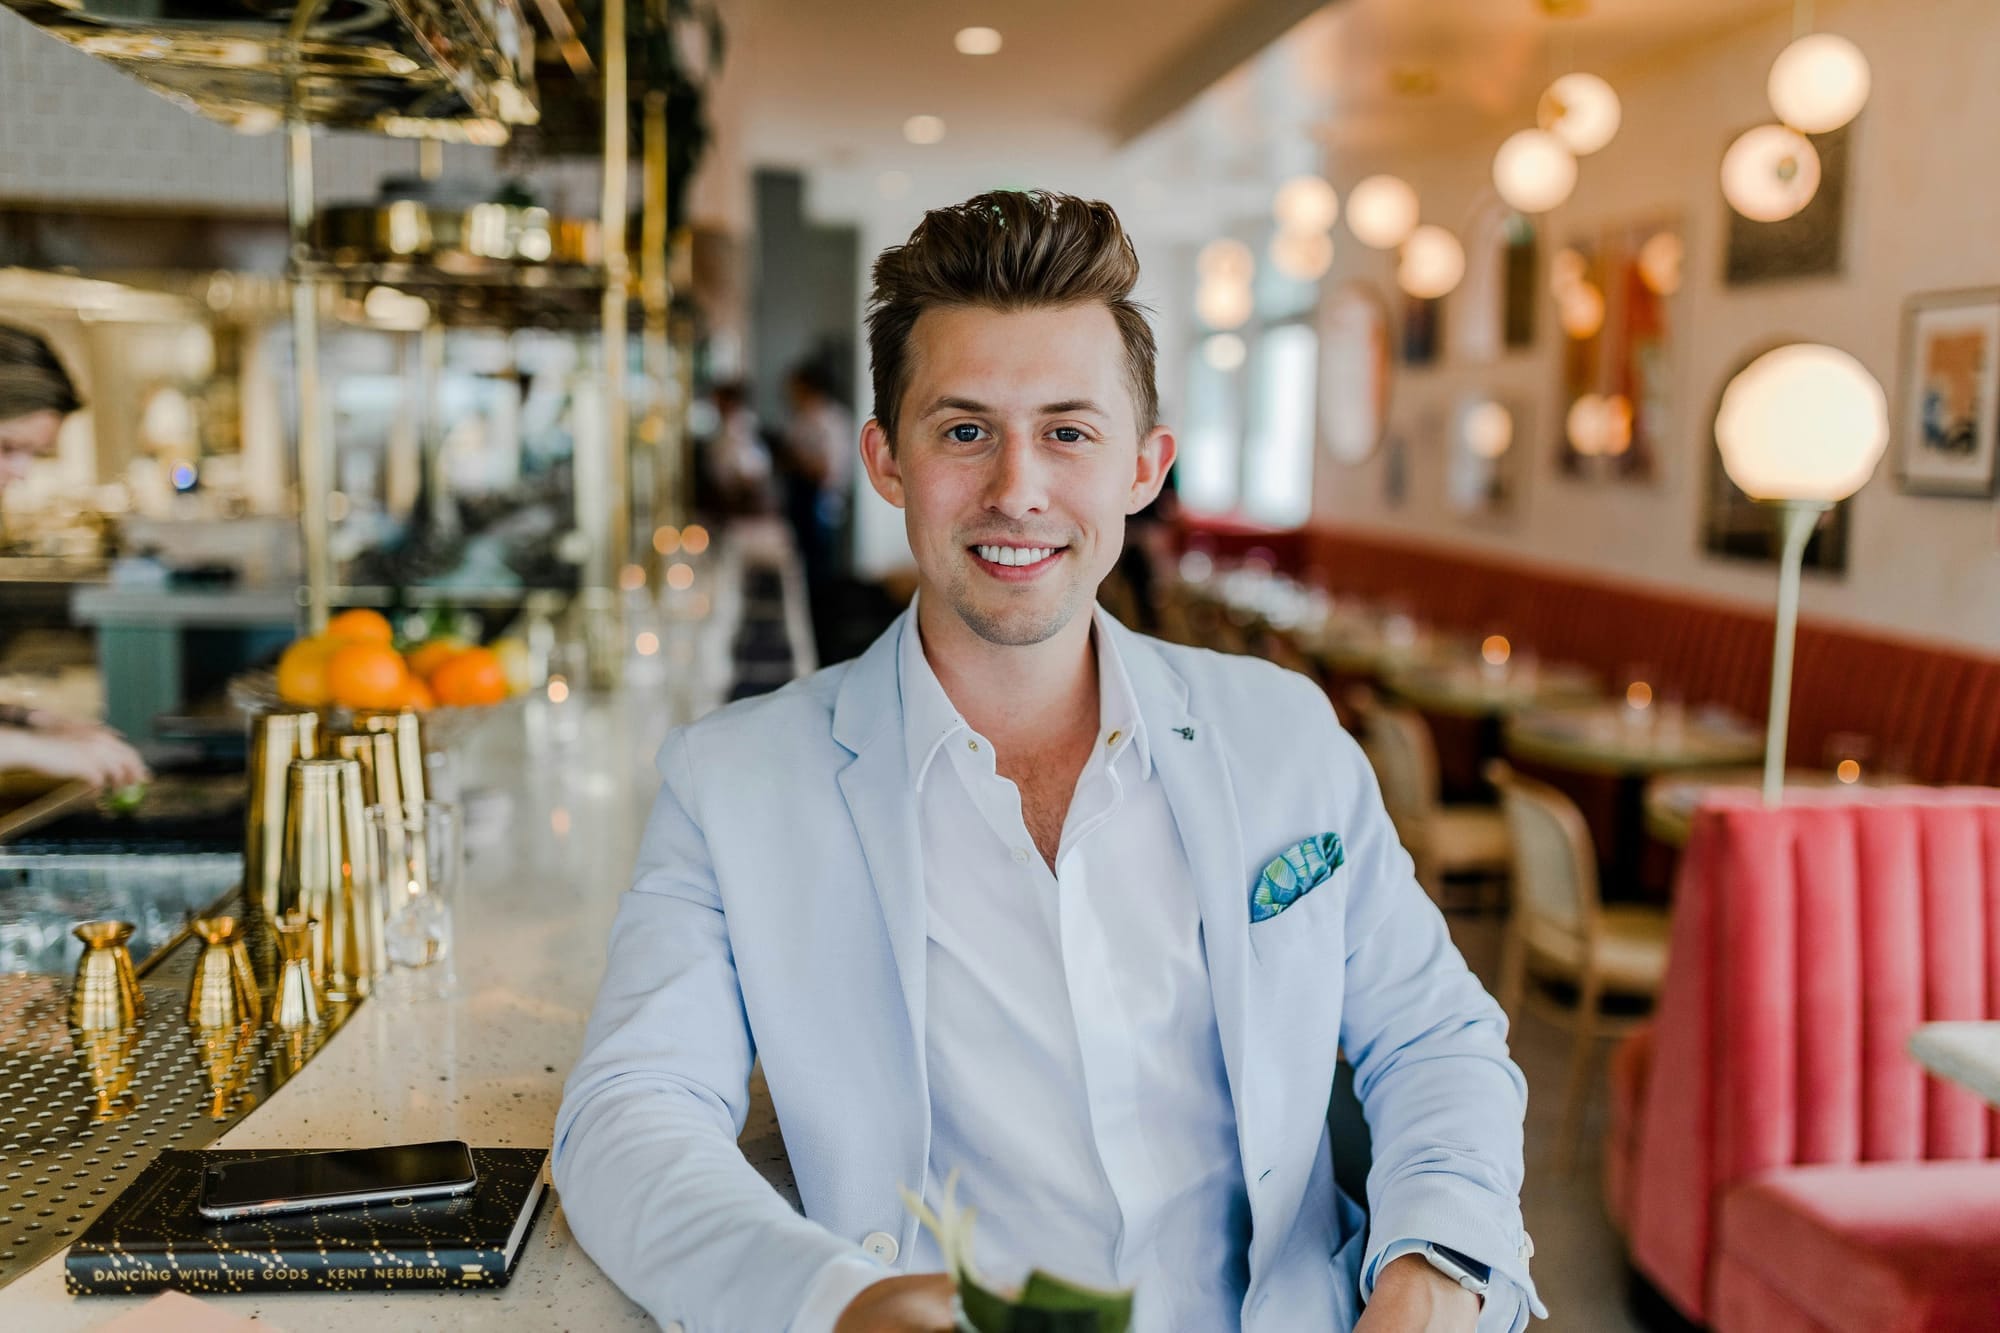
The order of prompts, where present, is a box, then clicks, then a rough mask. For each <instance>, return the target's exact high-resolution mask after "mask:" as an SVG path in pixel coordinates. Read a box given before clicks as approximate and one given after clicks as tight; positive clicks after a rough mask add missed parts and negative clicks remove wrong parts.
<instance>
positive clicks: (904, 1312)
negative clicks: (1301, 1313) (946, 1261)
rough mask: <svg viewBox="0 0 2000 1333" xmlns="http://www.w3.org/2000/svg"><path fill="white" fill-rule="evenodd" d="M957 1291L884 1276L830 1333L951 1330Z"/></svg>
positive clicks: (922, 1278)
mask: <svg viewBox="0 0 2000 1333" xmlns="http://www.w3.org/2000/svg"><path fill="white" fill-rule="evenodd" d="M1385 1272H1386V1270H1385ZM1438 1276H1439V1277H1443V1276H1444V1274H1442V1273H1439V1274H1438ZM957 1290H958V1287H957V1285H956V1284H955V1283H953V1282H952V1280H951V1278H950V1277H949V1276H947V1275H946V1274H943V1273H913V1274H911V1275H909V1276H907V1277H889V1278H883V1279H882V1280H881V1281H880V1282H877V1283H876V1284H875V1285H874V1286H872V1287H868V1288H866V1289H865V1290H863V1291H862V1293H861V1294H860V1295H859V1296H856V1297H855V1298H854V1299H853V1300H851V1301H849V1302H848V1303H847V1308H846V1309H845V1310H842V1311H841V1312H840V1322H838V1323H836V1324H835V1325H834V1326H833V1333H952V1329H954V1328H956V1327H957V1322H956V1318H957V1317H956V1316H955V1315H954V1314H953V1313H952V1308H951V1302H952V1296H953V1295H954V1294H956V1292H957ZM1466 1327H1468V1328H1470V1327H1471V1325H1470V1324H1468V1325H1466Z"/></svg>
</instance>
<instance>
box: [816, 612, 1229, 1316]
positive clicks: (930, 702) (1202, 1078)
mask: <svg viewBox="0 0 2000 1333" xmlns="http://www.w3.org/2000/svg"><path fill="white" fill-rule="evenodd" d="M1103 614H1104V613H1103V612H1102V611H1101V610H1100V611H1097V612H1096V615H1097V616H1099V617H1102V615H1103ZM1093 637H1094V639H1095V643H1096V648H1097V671H1098V744H1097V746H1096V747H1095V748H1094V750H1093V751H1092V754H1091V757H1090V760H1089V761H1088V762H1087V763H1086V764H1085V765H1084V769H1083V772H1082V773H1081V775H1080V776H1079V777H1078V779H1077V784H1076V791H1075V794H1074V796H1073V797H1072V798H1071V801H1070V806H1069V813H1068V817H1067V819H1066V820H1065V822H1064V824H1063V830H1062V837H1061V842H1060V844H1059V848H1058V851H1057V854H1056V861H1055V868H1054V870H1053V871H1052V870H1051V869H1050V868H1049V866H1048V865H1047V863H1045V862H1044V861H1043V859H1042V857H1041V854H1040V853H1039V852H1038V851H1037V850H1036V848H1035V844H1034V840H1033V839H1032V838H1031V837H1030V836H1029V834H1028V829H1027V824H1026V822H1025V821H1024V819H1023V818H1022V813H1021V795H1020V791H1019V790H1018V789H1017V788H1016V787H1015V785H1014V784H1013V783H1012V782H1011V781H1009V780H1008V779H1006V778H1003V777H1001V776H1000V775H999V774H998V772H997V771H996V769H995V763H994V753H993V747H992V745H991V744H990V743H989V742H988V741H987V740H986V738H985V737H983V736H981V735H980V734H979V733H977V732H975V731H974V730H972V728H971V727H970V726H968V725H967V724H966V722H965V720H964V719H963V718H962V717H961V716H960V715H959V713H958V711H957V709H956V708H954V707H953V705H952V703H951V700H950V698H949V697H948V696H947V695H946V694H945V692H944V689H943V687H942V686H941V685H940V684H939V683H938V679H937V676H936V674H935V673H934V672H933V671H932V670H931V667H930V663H929V662H928V661H927V660H926V659H925V657H924V651H923V646H922V643H921V639H920V636H919V634H918V631H917V629H916V619H915V617H914V616H913V617H911V619H910V620H909V621H908V622H907V623H906V627H905V629H904V630H903V634H902V643H901V646H900V677H901V686H902V696H903V725H904V736H905V740H906V743H907V745H908V749H909V766H910V775H911V780H912V783H913V786H914V792H913V798H914V799H915V800H916V801H917V803H918V838H919V842H920V843H921V846H922V854H923V873H924V890H925V899H926V903H927V908H928V921H929V930H928V939H929V944H928V950H927V955H926V964H927V977H926V1031H925V1046H926V1058H927V1060H928V1063H929V1077H930V1099H931V1123H932V1132H931V1157H930V1163H929V1179H928V1180H927V1181H926V1182H925V1186H926V1188H925V1194H926V1196H927V1197H928V1198H932V1199H935V1198H936V1197H937V1196H938V1193H939V1192H940V1191H941V1190H942V1187H943V1182H944V1181H945V1179H946V1178H947V1177H948V1176H949V1175H950V1173H951V1172H952V1171H953V1170H956V1171H957V1172H958V1173H959V1187H958V1200H959V1202H960V1204H961V1205H969V1206H971V1207H973V1208H976V1209H977V1210H978V1217H977V1223H976V1227H975V1232H974V1241H973V1257H974V1262H975V1264H976V1265H977V1268H978V1271H979V1274H980V1276H981V1277H982V1278H983V1279H985V1280H986V1281H988V1282H991V1283H995V1284H999V1285H1005V1286H1011V1285H1013V1284H1015V1283H1018V1282H1019V1281H1020V1280H1021V1279H1022V1278H1024V1277H1025V1276H1026V1275H1027V1273H1028V1271H1029V1270H1030V1269H1031V1268H1042V1269H1044V1270H1046V1271H1048V1272H1049V1273H1051V1274H1053V1275H1055V1276H1059V1277H1063V1278H1067V1279H1070V1280H1073V1281H1077V1282H1081V1283H1084V1284H1085V1285H1089V1286H1098V1287H1136V1288H1137V1289H1138V1298H1137V1308H1136V1310H1135V1324H1134V1329H1135V1333H1169V1331H1170V1330H1185V1329H1196V1328H1198V1329H1203V1330H1226V1329H1233V1328H1236V1327H1238V1325H1239V1323H1240V1321H1241V1316H1242V1305H1243V1295H1244V1290H1245V1288H1246V1287H1247V1285H1248V1282H1249V1260H1248V1255H1249V1244H1250V1207H1249V1201H1248V1197H1247V1195H1246V1192H1245V1188H1244V1181H1243V1171H1242V1160H1241V1156H1240V1153H1239V1150H1238V1146H1237V1138H1236V1118H1235V1111H1234V1107H1233V1104H1232V1102H1231V1100H1230V1094H1229V1084H1228V1076H1227V1074H1226V1072H1225V1069H1224V1066H1223V1058H1222V1043H1221V1038H1220V1035H1219V1034H1218V1031H1217V1028H1216V1021H1215V1008H1214V1004H1213V1001H1212V999H1211V997H1210V991H1209V980H1208V965H1207V961H1206V958H1205V956H1204V953H1203V947H1202V935H1201V916H1200V911H1199V907H1198V905H1197V902H1196V898H1195V891H1194V882H1193V877H1192V874H1191V872H1190V870H1189V866H1188V861H1187V855H1186V853H1185V852H1184V851H1183V849H1182V847H1181V841H1180V834H1179V831H1178V830H1177V829H1176V827H1175V824H1174V818H1173V813H1172V811H1171V809H1170V808H1169V806H1168V803H1167V799H1166V795H1165V793H1164V791H1163V790H1162V788H1161V785H1160V782H1159V781H1158V779H1157V778H1156V777H1155V775H1154V773H1153V765H1152V754H1151V749H1150V746H1149V742H1148V738H1147V736H1146V729H1145V725H1144V722H1143V721H1142V719H1141V718H1140V715H1139V710H1138V703H1137V699H1136V698H1135V696H1134V694H1133V692H1132V687H1131V683H1130V681H1129V680H1128V679H1127V677H1126V675H1125V670H1124V667H1123V665H1122V664H1121V663H1120V662H1119V660H1118V655H1117V650H1116V648H1115V647H1114V646H1113V644H1112V642H1111V637H1110V636H1109V635H1107V634H1105V633H1104V632H1103V630H1102V628H1101V624H1100V625H1099V626H1098V627H1097V628H1096V630H1095V633H1094V636H1093ZM943 1267H944V1262H943V1259H942V1257H941V1256H940V1255H939V1253H938V1251H937V1248H936V1244H935V1242H934V1241H933V1240H932V1238H931V1237H930V1235H929V1233H928V1232H924V1233H922V1235H921V1238H920V1240H919V1242H918V1246H917V1252H916V1253H915V1254H914V1255H912V1256H911V1262H910V1263H909V1264H908V1265H907V1268H908V1270H909V1271H916V1272H922V1271H927V1270H939V1269H942V1268H943ZM883 1276H885V1274H884V1273H883V1272H882V1270H880V1269H875V1270H874V1271H873V1272H872V1273H871V1272H870V1271H869V1270H868V1266H867V1265H865V1264H863V1263H861V1262H860V1261H853V1260H844V1261H839V1262H837V1263H836V1264H833V1265H829V1266H828V1268H827V1269H826V1270H825V1271H823V1272H822V1273H821V1275H820V1277H819V1279H818V1280H817V1281H816V1282H815V1283H814V1284H813V1286H812V1288H811V1289H810V1290H809V1292H808V1295H807V1300H806V1303H805V1307H804V1308H803V1309H802V1310H801V1311H800V1314H799V1316H798V1318H797V1319H796V1320H795V1321H794V1323H793V1325H792V1330H793V1333H808V1331H809V1330H810V1331H811V1333H819V1331H820V1330H826V1329H830V1328H831V1327H832V1323H833V1321H834V1320H835V1319H836V1318H837V1317H838V1315H839V1313H840V1311H841V1310H842V1309H843V1308H845V1306H846V1304H847V1302H848V1301H849V1300H851V1299H852V1298H853V1296H854V1295H855V1294H856V1293H858V1292H859V1291H860V1290H861V1289H862V1288H863V1287H865V1286H866V1285H867V1284H868V1282H869V1281H870V1280H873V1279H879V1278H880V1277H883Z"/></svg>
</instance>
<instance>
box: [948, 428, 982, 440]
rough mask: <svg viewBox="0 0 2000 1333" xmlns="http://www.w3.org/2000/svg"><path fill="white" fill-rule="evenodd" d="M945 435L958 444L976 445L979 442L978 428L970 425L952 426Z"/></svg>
mask: <svg viewBox="0 0 2000 1333" xmlns="http://www.w3.org/2000/svg"><path fill="white" fill-rule="evenodd" d="M945 434H947V435H949V436H950V437H951V438H952V439H954V440H956V441H958V442H959V443H960V444H977V443H978V442H979V436H980V430H979V427H977V426H971V425H967V426H953V427H952V428H951V429H950V430H948V431H946V432H945Z"/></svg>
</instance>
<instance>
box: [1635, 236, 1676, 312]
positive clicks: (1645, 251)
mask: <svg viewBox="0 0 2000 1333" xmlns="http://www.w3.org/2000/svg"><path fill="white" fill-rule="evenodd" d="M1686 257H1687V247H1686V246H1685V245H1684V244H1683V243H1682V242H1681V238H1680V235H1679V233H1677V232H1671V231H1656V232H1654V233H1653V234H1652V235H1651V236H1648V237H1647V238H1646V243H1645V244H1644V245H1642V246H1640V247H1639V281H1641V282H1643V283H1645V284H1646V286H1647V288H1648V289H1649V290H1650V291H1652V292H1653V293H1654V294H1655V295H1658V296H1672V295H1673V294H1674V293H1675V292H1677V291H1679V290H1680V289H1681V261H1682V260H1683V259H1684V258H1686Z"/></svg>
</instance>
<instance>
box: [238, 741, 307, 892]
mask: <svg viewBox="0 0 2000 1333" xmlns="http://www.w3.org/2000/svg"><path fill="white" fill-rule="evenodd" d="M318 744H319V714H317V713H265V714H262V715H261V716H258V717H255V718H252V719H251V720H250V804H249V807H248V809H247V810H246V811H245V812H244V825H243V896H244V899H245V901H247V902H248V903H250V904H251V905H252V906H254V907H256V908H257V909H259V910H260V911H262V912H263V913H264V919H265V920H267V921H268V920H270V919H272V918H273V917H275V916H277V915H278V884H279V880H280V878H281V873H282V867H283V864H284V860H283V853H284V829H285V793H286V791H287V787H286V782H287V776H288V774H289V772H290V769H291V766H292V761H293V760H294V759H310V758H312V757H313V753H314V751H315V748H316V747H317V746H318Z"/></svg>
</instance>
